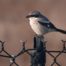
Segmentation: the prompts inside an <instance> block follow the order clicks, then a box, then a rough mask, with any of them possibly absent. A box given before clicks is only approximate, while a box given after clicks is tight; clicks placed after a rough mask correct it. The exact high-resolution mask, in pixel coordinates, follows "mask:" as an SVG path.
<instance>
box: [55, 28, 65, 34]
mask: <svg viewBox="0 0 66 66" xmlns="http://www.w3.org/2000/svg"><path fill="white" fill-rule="evenodd" d="M56 31H58V32H61V33H63V34H66V31H65V30H62V29H58V28H56Z"/></svg>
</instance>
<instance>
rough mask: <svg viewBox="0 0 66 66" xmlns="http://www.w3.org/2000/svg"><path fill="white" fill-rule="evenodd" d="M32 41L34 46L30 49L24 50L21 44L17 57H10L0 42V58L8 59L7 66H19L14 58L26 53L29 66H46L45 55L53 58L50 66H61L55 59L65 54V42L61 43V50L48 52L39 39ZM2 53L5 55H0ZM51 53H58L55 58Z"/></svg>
mask: <svg viewBox="0 0 66 66" xmlns="http://www.w3.org/2000/svg"><path fill="white" fill-rule="evenodd" d="M33 40H34V41H33V42H34V46H33V48H32V49H26V48H25V42H22V48H21V51H20V52H19V53H18V54H17V55H11V54H9V53H8V52H7V51H6V50H5V48H4V44H5V42H3V41H0V44H1V50H0V57H6V58H9V59H10V65H9V66H13V65H16V66H19V65H18V64H17V63H16V58H18V56H20V55H23V54H24V53H27V54H28V55H29V56H30V58H31V59H30V60H31V62H30V63H31V64H30V66H46V63H47V62H46V53H47V54H49V55H50V56H51V57H52V58H53V62H52V63H51V66H54V64H56V65H57V66H61V65H60V64H59V63H58V62H57V58H58V57H59V56H60V55H61V54H63V53H66V47H65V44H66V41H63V40H62V42H63V50H61V51H52V50H51V51H49V50H47V48H46V42H43V41H42V40H41V38H40V37H38V36H36V37H34V39H33ZM2 52H4V53H5V54H6V55H3V54H1V53H2ZM52 53H58V54H57V55H56V56H54V55H53V54H52Z"/></svg>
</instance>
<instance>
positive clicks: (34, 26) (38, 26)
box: [30, 18, 47, 35]
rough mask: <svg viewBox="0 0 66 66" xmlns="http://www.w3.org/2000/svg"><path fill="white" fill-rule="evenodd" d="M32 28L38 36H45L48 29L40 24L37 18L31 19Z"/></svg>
mask: <svg viewBox="0 0 66 66" xmlns="http://www.w3.org/2000/svg"><path fill="white" fill-rule="evenodd" d="M30 26H31V28H32V29H33V31H34V32H35V33H36V34H38V35H43V34H44V33H45V32H47V30H46V28H45V27H44V26H42V25H41V24H39V22H38V20H37V18H34V19H33V18H32V19H30Z"/></svg>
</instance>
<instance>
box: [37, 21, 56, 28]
mask: <svg viewBox="0 0 66 66" xmlns="http://www.w3.org/2000/svg"><path fill="white" fill-rule="evenodd" d="M38 22H39V23H40V24H41V25H43V26H45V27H47V28H51V29H55V28H56V27H55V26H54V25H53V24H52V23H51V22H49V21H38Z"/></svg>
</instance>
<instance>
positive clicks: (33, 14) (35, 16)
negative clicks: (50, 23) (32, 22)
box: [26, 11, 43, 19]
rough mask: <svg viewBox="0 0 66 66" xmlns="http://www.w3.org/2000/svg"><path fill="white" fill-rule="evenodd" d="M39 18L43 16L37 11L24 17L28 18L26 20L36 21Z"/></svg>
mask: <svg viewBox="0 0 66 66" xmlns="http://www.w3.org/2000/svg"><path fill="white" fill-rule="evenodd" d="M41 17H43V15H42V14H41V13H40V12H39V11H33V12H30V13H29V14H28V15H27V16H26V18H28V19H38V18H41Z"/></svg>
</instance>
